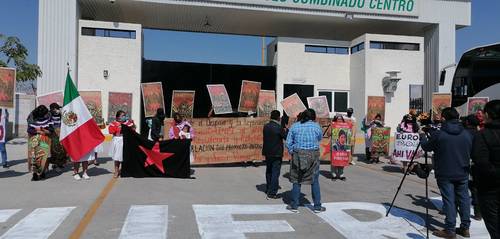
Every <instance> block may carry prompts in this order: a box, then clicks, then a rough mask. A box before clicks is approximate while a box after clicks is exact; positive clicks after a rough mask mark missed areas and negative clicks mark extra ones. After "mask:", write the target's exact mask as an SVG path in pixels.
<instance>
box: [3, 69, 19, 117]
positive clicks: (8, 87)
mask: <svg viewBox="0 0 500 239" xmlns="http://www.w3.org/2000/svg"><path fill="white" fill-rule="evenodd" d="M15 93H16V69H14V68H6V67H0V108H1V107H5V108H14V95H15Z"/></svg>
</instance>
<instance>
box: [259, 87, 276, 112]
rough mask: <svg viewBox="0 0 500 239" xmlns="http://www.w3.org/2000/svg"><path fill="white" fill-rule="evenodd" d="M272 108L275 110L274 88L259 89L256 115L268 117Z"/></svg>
mask: <svg viewBox="0 0 500 239" xmlns="http://www.w3.org/2000/svg"><path fill="white" fill-rule="evenodd" d="M273 110H276V93H275V92H274V90H261V91H260V93H259V102H258V104H257V116H259V117H269V116H271V111H273Z"/></svg>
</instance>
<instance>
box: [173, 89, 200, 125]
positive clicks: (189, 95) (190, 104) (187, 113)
mask: <svg viewBox="0 0 500 239" xmlns="http://www.w3.org/2000/svg"><path fill="white" fill-rule="evenodd" d="M194 95H195V91H189V90H174V91H173V92H172V107H171V110H170V117H174V113H178V114H180V115H182V117H183V118H184V119H191V118H193V111H194Z"/></svg>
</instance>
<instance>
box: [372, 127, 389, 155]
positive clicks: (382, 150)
mask: <svg viewBox="0 0 500 239" xmlns="http://www.w3.org/2000/svg"><path fill="white" fill-rule="evenodd" d="M390 138H391V128H390V127H376V128H372V129H371V141H372V146H371V148H370V152H371V153H372V156H375V157H384V156H389V144H390Z"/></svg>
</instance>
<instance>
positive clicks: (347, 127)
mask: <svg viewBox="0 0 500 239" xmlns="http://www.w3.org/2000/svg"><path fill="white" fill-rule="evenodd" d="M331 129H332V137H331V140H332V141H331V146H332V149H331V152H332V153H331V164H332V166H342V167H345V166H349V161H350V157H351V150H352V148H351V146H352V142H351V140H352V124H351V122H333V123H332V126H331Z"/></svg>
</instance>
